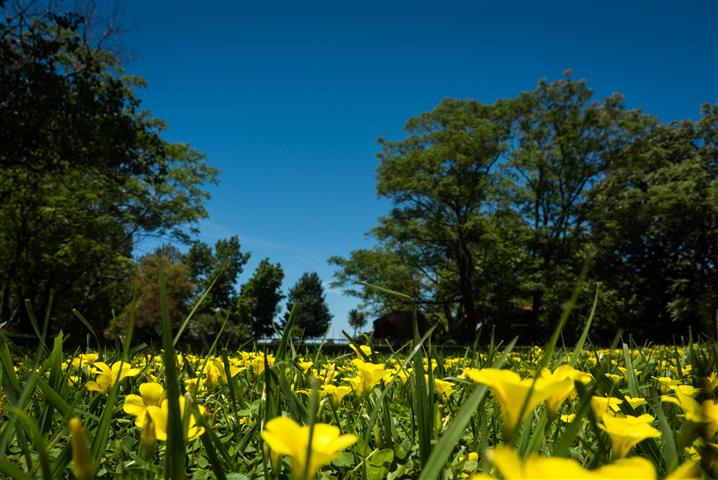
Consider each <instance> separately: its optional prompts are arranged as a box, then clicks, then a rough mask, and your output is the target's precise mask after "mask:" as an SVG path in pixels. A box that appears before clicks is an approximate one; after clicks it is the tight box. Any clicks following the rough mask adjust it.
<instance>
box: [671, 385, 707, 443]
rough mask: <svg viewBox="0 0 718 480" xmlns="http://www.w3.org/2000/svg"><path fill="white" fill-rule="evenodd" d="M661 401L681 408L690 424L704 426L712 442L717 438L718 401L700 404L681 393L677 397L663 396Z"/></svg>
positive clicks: (705, 401) (677, 393)
mask: <svg viewBox="0 0 718 480" xmlns="http://www.w3.org/2000/svg"><path fill="white" fill-rule="evenodd" d="M661 400H662V401H664V402H668V403H674V404H676V405H678V406H679V407H681V410H683V414H684V415H685V418H686V420H687V421H688V422H691V423H694V424H699V425H704V426H705V435H706V438H708V439H709V440H711V439H713V437H715V434H716V432H718V400H704V401H703V403H702V404H699V403H698V402H697V401H696V400H695V399H694V398H693V397H691V396H690V395H685V394H682V393H680V392H676V396H675V397H671V396H667V395H663V396H661Z"/></svg>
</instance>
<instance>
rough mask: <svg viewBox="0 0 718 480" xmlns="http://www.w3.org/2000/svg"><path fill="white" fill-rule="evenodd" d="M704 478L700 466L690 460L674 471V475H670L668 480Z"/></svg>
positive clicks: (697, 479)
mask: <svg viewBox="0 0 718 480" xmlns="http://www.w3.org/2000/svg"><path fill="white" fill-rule="evenodd" d="M702 478H703V475H702V474H701V466H700V464H699V463H698V462H696V461H695V460H693V459H691V458H689V459H688V460H686V461H685V462H683V463H682V464H681V465H679V466H678V468H676V469H675V470H673V473H671V474H670V475H668V476H667V477H666V480H701V479H702Z"/></svg>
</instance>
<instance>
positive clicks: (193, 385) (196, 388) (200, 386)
mask: <svg viewBox="0 0 718 480" xmlns="http://www.w3.org/2000/svg"><path fill="white" fill-rule="evenodd" d="M184 389H185V390H186V391H187V392H189V393H191V394H192V396H196V395H197V394H198V393H199V392H203V391H205V390H206V389H207V387H206V386H205V381H204V378H200V377H194V378H188V379H186V380H185V381H184Z"/></svg>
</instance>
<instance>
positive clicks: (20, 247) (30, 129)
mask: <svg viewBox="0 0 718 480" xmlns="http://www.w3.org/2000/svg"><path fill="white" fill-rule="evenodd" d="M0 9H2V13H3V15H2V19H1V20H0V65H2V68H1V69H0V225H2V229H1V230H0V265H2V268H0V323H1V322H8V325H9V327H10V328H12V329H13V330H15V331H19V332H24V333H29V332H31V331H32V330H31V329H30V322H29V320H28V318H27V315H26V313H25V309H24V300H25V299H29V300H30V301H31V303H32V304H33V305H34V308H35V310H36V311H41V312H43V314H44V313H45V311H47V312H48V313H50V314H51V316H50V318H52V323H51V329H52V330H56V329H59V328H63V329H64V330H65V331H66V333H80V332H82V331H83V330H82V329H83V327H82V326H81V325H80V324H79V323H78V322H77V321H76V319H75V318H74V316H73V315H72V313H71V312H72V308H73V307H75V308H78V309H79V310H81V311H83V313H84V314H85V316H86V317H88V318H90V319H91V320H92V321H94V322H96V323H97V324H98V325H97V327H98V329H103V328H104V326H105V325H106V322H107V319H109V317H110V312H111V311H112V309H113V308H116V309H118V310H119V309H121V308H122V306H123V305H124V304H125V303H126V302H127V300H128V297H129V291H128V288H127V285H128V281H127V279H128V278H129V275H130V274H131V272H132V260H131V256H132V252H133V247H134V245H135V243H136V242H137V241H138V240H139V239H141V238H143V237H146V236H149V235H152V236H166V237H168V238H173V239H178V240H181V241H186V240H187V239H188V238H189V234H190V233H191V232H192V231H193V228H194V225H195V224H196V222H197V221H198V220H199V219H201V218H204V217H206V215H207V214H206V211H205V209H204V204H205V202H206V200H207V199H208V198H209V195H208V193H207V192H206V191H205V190H204V186H206V185H207V184H209V183H214V182H216V173H217V172H216V170H214V169H212V168H210V167H208V166H207V165H206V164H205V163H204V160H205V159H204V156H203V155H201V154H200V153H199V152H197V151H195V150H193V149H191V148H190V147H188V146H187V145H183V144H171V143H168V142H166V141H164V140H163V139H162V137H161V131H162V129H163V128H164V126H163V124H162V122H161V121H159V120H156V119H153V118H151V117H150V116H149V115H148V113H147V112H145V111H142V110H141V109H140V101H139V99H138V98H137V97H136V95H135V93H134V90H135V88H136V87H138V86H141V85H143V82H142V81H141V80H140V79H138V78H135V77H128V76H126V75H124V74H123V73H122V69H121V66H120V64H119V62H118V61H117V59H116V57H115V56H114V55H113V54H112V53H111V52H110V51H108V50H106V49H103V48H102V47H101V46H98V45H94V46H93V45H91V44H90V43H89V41H88V40H87V39H88V38H91V36H90V35H86V30H85V28H86V22H85V19H84V18H83V17H82V16H80V15H78V14H76V13H73V12H69V13H62V12H57V11H48V12H35V11H32V10H31V9H21V10H17V11H15V10H13V9H12V8H11V7H9V6H3V5H0Z"/></svg>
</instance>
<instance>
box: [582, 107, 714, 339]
mask: <svg viewBox="0 0 718 480" xmlns="http://www.w3.org/2000/svg"><path fill="white" fill-rule="evenodd" d="M627 129H628V130H629V131H631V132H632V138H633V141H632V143H631V144H630V145H629V146H628V147H627V148H625V149H624V150H623V152H622V154H621V155H620V156H619V157H617V159H616V161H615V162H613V164H612V165H611V168H610V170H609V171H608V174H607V176H606V178H605V180H604V181H603V182H602V183H603V185H602V187H601V189H600V192H599V194H598V195H597V196H596V202H595V208H594V209H593V211H592V212H591V217H590V220H591V227H592V228H591V230H592V232H591V233H592V240H593V242H594V244H595V245H596V248H597V251H598V258H597V262H596V276H597V277H598V278H599V279H600V280H601V281H602V282H603V283H604V284H605V285H606V289H607V290H608V294H609V295H610V296H611V298H612V299H613V304H612V305H611V307H612V310H609V311H608V312H607V313H608V314H609V315H610V316H611V317H613V318H615V319H616V320H615V323H619V322H620V324H621V325H622V326H623V328H624V329H625V330H627V332H628V333H632V334H634V335H636V336H637V337H639V338H651V339H654V340H664V341H670V340H672V338H671V337H672V336H673V335H685V334H687V332H688V328H689V327H691V328H692V329H693V331H694V332H699V331H704V332H710V333H711V334H712V335H713V334H715V328H716V327H715V325H714V324H713V321H714V318H715V315H716V310H717V309H718V293H716V290H715V286H716V285H718V267H717V266H718V160H717V159H718V156H717V155H716V152H717V151H718V149H717V148H716V147H717V146H718V141H717V140H718V105H713V106H708V105H706V106H704V107H703V116H702V118H701V119H700V120H699V121H698V122H694V121H690V120H686V121H683V122H674V123H672V124H670V125H662V124H660V123H659V122H658V120H657V119H655V118H653V117H649V116H646V115H634V116H632V118H631V119H630V124H628V125H627ZM604 311H605V310H604Z"/></svg>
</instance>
